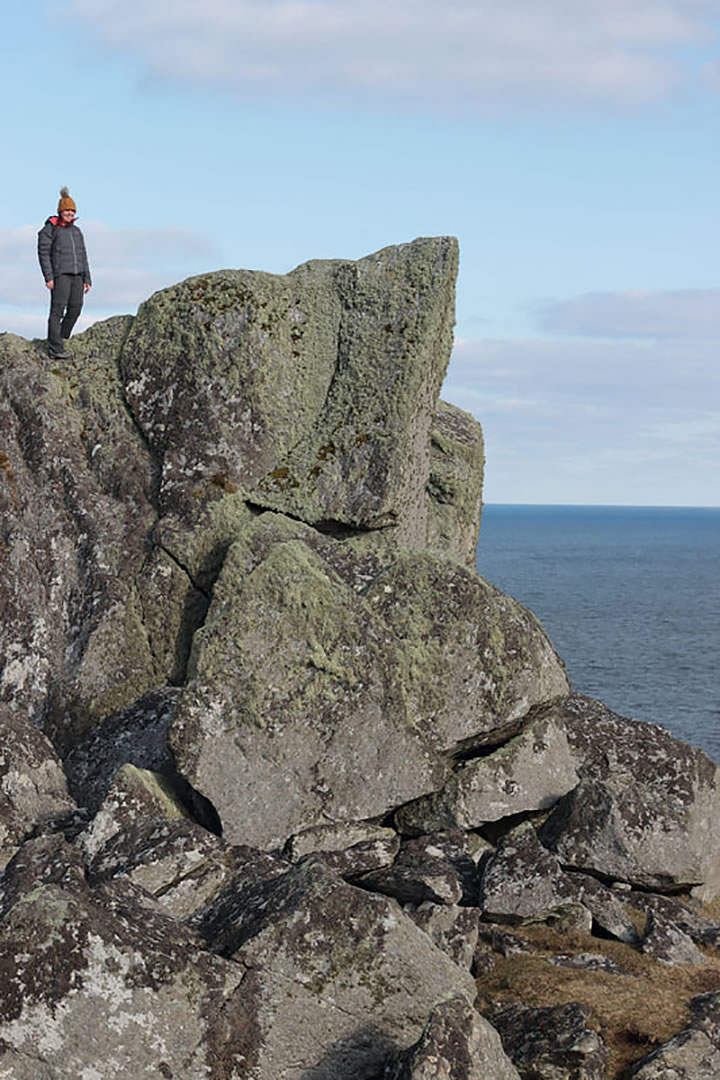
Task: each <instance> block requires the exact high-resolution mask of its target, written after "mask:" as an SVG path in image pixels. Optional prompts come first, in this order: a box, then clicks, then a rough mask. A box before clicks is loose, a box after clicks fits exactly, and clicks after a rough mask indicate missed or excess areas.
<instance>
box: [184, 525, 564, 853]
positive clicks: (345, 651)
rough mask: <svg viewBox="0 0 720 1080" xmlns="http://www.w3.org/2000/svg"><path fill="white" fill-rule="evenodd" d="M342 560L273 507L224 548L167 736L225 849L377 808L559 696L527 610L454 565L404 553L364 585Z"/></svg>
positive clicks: (440, 778)
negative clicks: (208, 806) (212, 813)
mask: <svg viewBox="0 0 720 1080" xmlns="http://www.w3.org/2000/svg"><path fill="white" fill-rule="evenodd" d="M354 563H355V564H356V560H355V559H354V557H353V549H352V547H350V548H346V549H344V550H343V545H342V544H339V543H338V541H337V540H336V539H334V538H331V537H324V536H322V535H320V534H318V533H317V531H316V530H314V529H311V528H310V527H309V526H306V525H302V524H301V523H299V522H295V521H290V520H288V519H287V518H285V517H282V516H279V515H275V514H266V515H262V516H261V517H260V518H259V519H258V520H257V521H256V523H255V524H254V525H253V526H252V527H251V528H249V529H247V530H246V531H245V532H244V533H243V534H242V536H241V538H240V539H239V540H238V541H237V542H236V543H235V544H234V545H233V546H232V547H231V548H230V550H229V552H228V554H227V557H226V560H225V563H224V566H223V570H222V572H221V574H220V577H219V578H218V581H217V582H216V584H215V588H214V591H213V601H212V604H211V606H210V610H209V612H208V617H207V620H206V622H205V625H204V626H203V628H202V630H200V631H199V632H198V633H197V634H196V635H195V641H194V645H193V652H192V655H191V661H190V676H191V677H190V681H189V682H188V685H187V687H186V689H185V691H184V692H183V694H182V697H181V699H180V703H179V706H178V709H177V712H176V714H175V716H174V718H173V720H172V721H171V727H170V738H171V744H172V748H173V752H174V755H175V759H176V761H177V764H178V767H179V769H180V770H181V772H182V773H183V775H184V776H185V777H186V778H187V779H188V781H189V782H190V784H191V785H192V786H193V787H194V788H196V789H197V790H198V791H200V792H201V793H202V794H203V795H205V796H206V797H207V798H209V799H211V800H212V802H213V805H214V806H215V808H216V810H217V812H218V814H219V815H220V819H221V821H222V825H223V829H224V835H225V836H226V837H227V838H228V839H229V840H230V841H231V842H233V843H249V844H254V845H256V846H260V847H266V848H272V847H279V846H282V844H283V843H284V842H285V841H286V840H287V839H288V838H289V837H290V836H291V835H293V834H294V833H296V832H299V831H302V830H305V829H308V828H311V827H313V826H316V825H320V824H323V823H330V822H336V823H342V822H348V821H352V820H362V819H369V818H380V817H383V816H384V815H386V814H387V813H389V812H390V811H391V810H393V809H394V808H395V807H397V806H398V805H400V804H402V803H405V802H408V801H410V800H412V799H414V798H417V797H418V796H420V795H422V794H424V793H426V792H432V791H433V790H437V789H439V788H441V787H442V786H443V783H444V781H445V779H446V778H447V777H448V776H449V774H450V769H451V764H452V762H451V759H450V758H449V756H448V754H449V752H451V751H453V750H457V749H458V748H459V747H464V746H466V745H467V744H468V743H473V742H475V741H476V740H481V741H482V740H485V739H488V738H492V737H493V736H494V737H495V738H496V739H497V738H500V733H501V732H503V731H505V730H508V729H510V730H512V729H514V728H515V727H517V725H519V724H520V723H521V720H522V718H523V717H524V715H525V713H526V712H527V711H528V710H529V709H530V708H531V707H532V706H533V705H535V704H537V703H538V702H539V701H540V702H542V701H547V700H552V699H553V698H554V697H557V696H559V695H561V694H563V693H564V692H565V690H566V687H567V681H566V676H565V672H564V669H563V667H562V664H561V662H560V661H559V660H558V658H557V656H556V654H555V652H554V651H553V649H552V646H551V645H550V643H549V642H548V640H547V638H546V636H545V634H544V633H543V631H542V628H541V627H540V625H539V623H538V622H537V621H536V620H535V618H534V617H533V616H532V615H531V614H530V613H529V612H527V611H526V610H525V609H524V608H522V607H521V606H520V605H519V604H518V603H517V602H516V601H514V600H511V599H510V598H508V597H505V596H503V595H502V594H501V593H499V592H498V590H497V589H494V588H493V587H492V586H490V585H488V584H487V583H486V582H484V581H483V580H482V579H481V578H478V577H477V576H476V575H474V574H471V573H470V572H469V571H467V570H464V569H463V568H462V567H460V566H459V565H458V564H456V563H452V562H445V561H442V560H439V559H437V558H435V557H433V556H430V555H427V554H417V555H413V554H402V553H401V554H399V555H397V556H396V558H395V561H394V562H392V564H391V565H390V566H389V567H387V568H386V569H382V568H381V569H380V571H379V572H378V573H377V574H376V576H375V577H374V578H373V579H372V580H371V582H370V584H369V585H366V586H365V587H364V589H362V591H360V592H359V591H358V589H357V588H356V584H357V582H356V575H357V570H356V569H355V570H353V564H354ZM362 565H366V564H364V563H363V564H362ZM367 566H368V568H371V564H370V563H368V564H367ZM381 567H382V564H381ZM240 778H241V780H240ZM574 779H575V776H574V774H573V782H574ZM567 786H568V785H566V786H565V788H564V790H567ZM269 792H272V797H270V798H269V797H268V793H269Z"/></svg>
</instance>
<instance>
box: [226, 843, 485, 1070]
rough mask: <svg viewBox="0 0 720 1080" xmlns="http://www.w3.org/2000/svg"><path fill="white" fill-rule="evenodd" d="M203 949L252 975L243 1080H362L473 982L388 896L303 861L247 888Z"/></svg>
mask: <svg viewBox="0 0 720 1080" xmlns="http://www.w3.org/2000/svg"><path fill="white" fill-rule="evenodd" d="M213 947H214V948H215V949H216V950H217V951H219V952H221V953H222V954H223V955H225V956H232V957H233V958H234V959H235V960H236V961H239V962H241V963H242V964H243V965H245V966H247V967H249V968H251V969H252V970H253V973H254V978H255V986H256V996H255V1009H254V1011H253V1013H252V1026H253V1029H254V1030H255V1031H256V1032H257V1044H256V1045H257V1046H258V1055H259V1058H258V1065H257V1067H256V1071H255V1072H253V1073H252V1074H251V1075H252V1077H253V1080H276V1078H277V1077H281V1076H282V1077H287V1078H288V1080H290V1078H292V1080H300V1078H301V1077H303V1076H310V1075H311V1076H313V1077H314V1078H315V1077H316V1078H317V1080H337V1077H340V1076H342V1077H343V1080H361V1078H367V1077H370V1076H373V1075H375V1074H376V1073H377V1072H378V1071H380V1070H381V1069H382V1067H383V1065H384V1063H385V1061H386V1060H387V1058H388V1056H389V1054H390V1052H391V1051H392V1050H393V1049H397V1048H398V1047H406V1046H409V1045H410V1044H411V1043H413V1042H414V1041H415V1040H416V1039H417V1038H418V1037H419V1036H420V1034H421V1032H422V1029H423V1026H424V1024H425V1021H426V1018H427V1016H428V1014H429V1012H430V1010H431V1009H432V1008H433V1006H434V1005H435V1003H436V1002H437V1001H438V1000H439V999H441V998H443V997H445V996H447V995H449V994H451V995H462V996H463V997H464V998H465V1000H466V1001H468V1002H472V1000H473V999H474V997H475V986H474V982H473V980H472V978H471V976H470V974H469V972H467V971H462V970H461V969H460V968H459V967H458V966H457V965H456V964H454V963H453V961H452V960H451V959H450V958H449V957H447V956H445V955H444V954H443V953H442V952H441V951H440V950H439V949H437V948H436V947H435V946H434V945H433V944H432V942H431V940H430V938H429V937H428V936H427V935H426V934H424V933H423V932H422V931H421V930H419V929H418V928H417V927H416V926H415V925H414V923H413V922H412V920H411V919H409V918H408V917H407V915H405V914H404V913H403V911H402V909H401V908H400V907H399V906H398V905H397V903H396V902H395V901H394V900H390V899H388V898H387V897H384V896H379V895H377V894H375V893H368V892H366V891H365V890H363V889H356V888H354V887H353V886H351V885H347V884H345V883H344V882H342V881H340V880H339V879H338V878H336V877H335V876H334V875H332V874H331V873H329V871H328V870H327V869H326V868H325V867H324V866H323V865H322V862H321V861H320V860H319V859H315V858H314V857H309V858H308V859H307V860H305V861H304V862H303V863H301V864H300V865H297V866H294V867H293V868H292V869H291V870H289V871H288V873H286V874H284V875H283V876H281V877H278V878H277V879H275V880H274V881H271V882H269V883H267V884H266V885H264V886H259V887H258V888H257V889H256V890H249V891H246V892H245V894H244V896H243V898H242V904H239V905H238V907H237V909H236V912H235V914H234V918H233V919H226V920H225V922H224V932H223V933H222V935H221V937H220V938H219V939H218V940H216V941H215V942H214V943H213Z"/></svg>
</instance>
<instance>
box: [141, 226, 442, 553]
mask: <svg viewBox="0 0 720 1080" xmlns="http://www.w3.org/2000/svg"><path fill="white" fill-rule="evenodd" d="M457 260H458V253H457V243H456V241H454V240H452V239H450V238H439V239H427V240H425V239H421V240H416V241H414V242H413V243H412V244H401V245H398V246H396V247H391V248H385V249H384V250H383V251H379V252H377V253H375V254H374V255H370V256H368V257H367V258H365V259H361V260H359V261H358V262H344V261H340V260H338V261H334V262H328V261H315V262H310V263H306V264H304V265H303V266H300V267H298V268H297V269H296V270H294V271H292V273H290V274H288V275H286V276H284V277H275V276H273V275H270V274H262V273H255V272H251V271H244V270H236V271H230V270H225V271H220V272H218V273H215V274H208V275H205V276H203V277H196V278H191V279H190V280H188V281H186V282H183V283H181V284H180V285H176V286H174V287H173V288H171V289H166V290H164V291H163V292H160V293H156V294H155V296H153V297H152V298H151V299H150V300H148V301H146V303H144V304H143V305H141V307H140V309H139V311H138V315H137V317H136V319H135V322H134V324H133V326H132V330H131V332H130V335H129V338H128V341H127V343H126V346H125V349H124V352H123V362H124V369H125V379H126V392H127V396H128V400H129V402H130V405H131V408H132V409H133V413H134V415H135V417H136V419H137V422H138V424H139V425H140V427H141V429H142V431H143V433H144V434H145V437H146V438H147V440H148V442H149V444H150V445H151V447H152V448H153V449H154V451H155V452H156V453H157V454H158V456H161V457H162V462H163V468H162V478H161V486H160V501H161V507H163V508H164V507H170V506H172V507H173V508H174V510H176V511H177V509H178V508H179V507H182V508H183V510H184V512H185V514H186V515H190V516H191V515H192V507H193V503H195V504H196V503H197V500H198V498H202V489H203V487H204V486H207V485H208V484H211V483H213V482H215V483H223V484H224V485H225V486H226V487H227V486H233V487H237V486H240V487H242V488H243V489H244V490H245V491H247V492H249V494H250V495H251V498H252V501H253V502H255V503H256V504H257V505H261V506H266V507H271V508H273V509H276V510H281V511H282V512H284V513H288V514H290V515H291V516H293V517H297V518H300V519H301V520H304V521H308V522H311V523H316V522H321V521H328V520H332V521H336V522H340V523H345V524H347V525H351V526H355V527H362V528H378V527H383V526H394V527H396V528H397V530H398V537H399V539H400V542H401V543H405V544H413V543H414V544H416V545H418V544H419V545H420V546H422V545H423V544H424V542H425V532H426V504H425V485H426V483H427V480H428V476H429V471H430V455H429V435H430V427H431V423H432V418H433V413H434V409H435V402H436V399H437V395H438V393H439V390H440V386H441V383H442V379H443V375H444V373H445V368H446V366H447V362H448V359H449V356H450V348H451V345H452V326H453V321H454V288H455V276H456V272H457ZM197 491H199V492H200V494H199V495H198V494H197V493H196V492H197Z"/></svg>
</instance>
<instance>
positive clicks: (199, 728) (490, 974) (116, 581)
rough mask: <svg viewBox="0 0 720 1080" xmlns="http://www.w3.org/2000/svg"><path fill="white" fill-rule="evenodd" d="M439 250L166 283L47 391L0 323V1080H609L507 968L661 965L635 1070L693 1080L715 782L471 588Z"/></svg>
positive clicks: (706, 1059) (717, 933) (704, 1046)
mask: <svg viewBox="0 0 720 1080" xmlns="http://www.w3.org/2000/svg"><path fill="white" fill-rule="evenodd" d="M457 262H458V253H457V245H456V243H455V241H454V240H453V239H451V238H439V239H421V240H416V241H414V242H413V243H411V244H404V245H399V246H396V247H391V248H386V249H384V250H383V251H380V252H377V253H376V254H374V255H371V256H368V257H367V258H365V259H361V260H359V261H356V262H350V261H316V262H310V263H307V264H305V265H303V266H300V267H298V268H297V269H296V270H294V271H292V272H291V273H290V274H287V275H285V276H282V277H280V276H272V275H269V274H262V273H257V272H250V271H228V270H226V271H220V272H217V273H213V274H208V275H206V276H204V277H198V278H192V279H190V280H188V281H185V282H183V283H181V284H179V285H176V286H174V287H172V288H170V289H166V290H164V291H162V292H160V293H157V294H155V295H154V296H153V297H151V298H150V299H149V300H148V301H146V303H144V304H143V305H142V306H141V307H140V309H139V311H138V314H137V315H136V316H134V317H132V316H126V317H120V318H114V319H110V320H108V321H107V322H105V323H101V324H96V325H95V326H93V327H92V328H91V329H90V330H88V331H86V332H85V333H83V334H81V335H79V336H78V337H77V338H76V339H74V340H73V342H72V354H73V359H72V362H70V363H67V364H66V365H65V366H63V367H57V366H53V364H57V361H50V360H48V358H47V356H46V355H45V354H44V352H43V351H42V348H41V347H40V343H37V342H36V343H31V342H28V341H25V340H24V339H21V338H18V337H15V336H14V335H11V334H3V335H0V382H1V393H0V432H1V435H0V507H1V510H2V530H1V532H0V612H2V624H1V625H0V634H1V635H2V642H1V649H0V734H1V736H2V738H1V739H0V1078H2V1080H61V1078H66V1077H67V1078H73V1080H75V1078H78V1077H79V1078H83V1080H117V1078H126V1077H127V1078H128V1080H129V1078H133V1080H136V1078H140V1077H148V1078H165V1080H430V1078H436V1077H437V1078H443V1077H446V1078H451V1080H480V1078H482V1080H517V1078H518V1077H522V1078H527V1080H556V1078H560V1077H568V1078H573V1080H595V1078H601V1077H606V1076H616V1075H617V1076H619V1075H620V1069H621V1068H626V1067H628V1065H627V1062H628V1061H629V1060H631V1059H630V1058H627V1057H626V1058H625V1059H622V1060H621V1058H620V1057H618V1051H617V1047H616V1046H615V1045H614V1044H613V1042H612V1039H611V1038H609V1036H608V1031H607V1030H606V1029H605V1028H604V1027H603V1023H602V1022H601V1020H599V1019H598V1010H597V1008H594V1007H593V1005H592V1003H590V1004H588V1003H586V1002H584V1001H582V1000H575V999H574V998H573V997H572V993H570V995H569V996H568V994H567V993H564V990H563V993H561V994H560V995H559V996H557V997H556V998H555V999H553V1001H552V1002H551V1003H545V1004H539V1003H538V1002H539V998H537V999H536V996H535V995H534V992H533V994H529V993H528V992H527V990H526V989H523V990H522V991H520V990H518V988H517V985H516V984H515V983H514V982H513V979H512V978H511V977H510V975H509V972H510V971H511V969H513V964H514V965H515V969H517V968H518V965H520V966H521V967H523V970H524V971H527V970H528V968H529V969H532V970H533V971H536V972H537V983H538V984H540V983H543V980H545V981H547V979H548V978H549V976H548V974H547V973H548V972H552V973H553V978H556V979H558V980H561V982H560V983H559V984H558V985H560V986H562V987H564V988H567V989H568V990H570V991H571V990H572V986H573V985H574V983H573V979H577V978H578V977H579V976H580V975H582V978H583V979H585V980H588V979H590V980H592V979H595V980H596V982H597V984H598V985H603V986H618V987H620V986H621V984H622V983H623V981H624V980H625V981H627V980H628V979H631V978H632V977H633V975H632V971H633V970H634V969H633V968H632V965H633V964H635V965H645V966H644V967H643V969H642V970H643V971H644V972H646V971H650V970H653V969H655V970H660V971H667V972H670V971H674V970H676V969H677V970H678V971H682V972H683V973H685V975H686V976H687V985H688V986H689V987H694V988H695V989H696V990H698V993H696V994H695V995H694V996H693V994H692V993H688V997H687V1009H686V1011H685V1012H684V1013H682V1014H681V1015H682V1017H683V1018H684V1019H683V1020H682V1022H681V1021H678V1022H677V1024H676V1025H675V1027H674V1028H671V1029H670V1030H667V1031H666V1038H665V1039H664V1040H663V1038H662V1037H661V1036H659V1035H658V1036H656V1037H655V1038H654V1041H653V1040H650V1041H648V1042H646V1044H643V1043H642V1040H641V1039H640V1040H639V1041H638V1042H637V1045H636V1050H635V1054H634V1058H632V1061H633V1068H634V1069H635V1070H636V1075H637V1076H639V1077H642V1078H643V1080H652V1078H655V1077H658V1078H660V1077H664V1076H670V1075H671V1074H672V1076H673V1077H686V1076H687V1077H688V1078H690V1077H692V1078H693V1080H704V1078H705V1077H712V1076H717V1075H718V1069H719V1068H720V1065H719V1064H718V1063H719V1062H720V993H718V991H720V964H717V963H716V961H715V954H716V951H717V947H718V944H719V943H720V923H718V922H716V921H714V919H713V918H712V917H710V916H709V915H708V914H707V910H705V911H704V910H703V908H702V905H703V904H706V905H707V904H709V903H711V902H712V901H713V900H715V898H716V897H718V895H719V894H720V829H718V828H717V827H716V826H715V823H716V822H717V820H718V809H719V799H720V795H719V794H718V776H717V768H716V766H715V765H714V764H713V763H712V762H711V761H710V760H709V759H708V758H707V756H706V755H705V754H704V753H703V752H701V751H700V750H696V749H694V748H692V747H690V746H688V745H686V744H684V743H681V742H679V741H678V740H676V739H674V738H672V737H671V736H670V735H669V734H668V733H667V732H665V731H663V730H662V729H661V728H658V727H655V726H653V725H649V724H640V723H635V722H633V721H630V720H626V719H623V718H622V717H620V716H617V715H615V714H614V713H612V712H610V710H608V709H607V708H605V706H603V705H602V704H601V703H600V702H597V701H593V700H590V699H588V698H586V697H583V696H581V695H578V694H575V693H573V692H572V689H571V687H570V685H569V683H568V680H567V677H566V673H565V669H564V666H563V663H562V661H561V660H560V658H559V657H558V656H557V654H556V653H555V650H554V649H553V647H552V644H551V643H550V641H549V640H548V638H547V636H546V634H545V632H544V630H543V628H542V626H541V625H540V623H539V622H538V620H537V619H536V618H535V617H534V616H533V614H532V613H531V612H529V611H528V610H526V609H525V608H523V607H522V606H521V605H520V604H519V603H518V602H517V601H515V600H513V599H512V598H511V597H508V596H505V595H503V594H502V593H501V592H500V591H499V590H498V589H496V588H495V587H494V586H493V585H492V584H490V583H488V582H487V581H485V580H484V579H483V578H481V577H480V576H478V574H477V572H476V569H475V548H476V543H477V533H478V529H479V524H480V515H481V507H482V475H483V461H484V458H483V442H482V435H481V431H480V427H479V425H478V423H477V422H476V421H475V420H474V419H473V418H472V417H471V416H469V415H467V414H466V413H464V412H462V411H461V410H459V409H457V408H455V407H454V406H451V405H448V404H445V403H443V402H441V401H439V393H440V388H441V384H442V381H443V376H444V373H445V368H446V365H447V362H448V359H449V355H450V349H451V345H452V329H453V323H454V288H455V278H456V273H457ZM549 941H552V942H553V943H554V945H557V946H558V947H557V948H555V949H554V951H553V949H551V948H550V949H549V947H548V942H549ZM560 945H565V946H566V948H561V947H560ZM523 965H524V966H523ZM533 965H535V967H534V968H533ZM515 969H513V970H515ZM697 973H702V978H700V976H698V974H697ZM562 980H564V981H562ZM608 980H609V982H608ZM518 985H519V984H518ZM553 985H555V983H553ZM523 986H526V983H524V984H523ZM701 990H702V993H700V991H701ZM691 999H692V1000H691ZM681 1008H685V1004H684V1003H681ZM663 1030H665V1029H663ZM663 1070H665V1071H663ZM668 1070H674V1071H672V1073H671V1072H669V1071H668ZM683 1070H684V1071H683Z"/></svg>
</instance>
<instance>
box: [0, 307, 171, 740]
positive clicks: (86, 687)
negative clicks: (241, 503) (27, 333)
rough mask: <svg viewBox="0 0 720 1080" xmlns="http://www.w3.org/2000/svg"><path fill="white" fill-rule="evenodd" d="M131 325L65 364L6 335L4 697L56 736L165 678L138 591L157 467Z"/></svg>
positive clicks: (93, 334)
mask: <svg viewBox="0 0 720 1080" xmlns="http://www.w3.org/2000/svg"><path fill="white" fill-rule="evenodd" d="M131 321H132V320H128V319H127V318H121V319H115V320H110V321H109V322H108V323H105V324H102V325H101V326H98V327H97V328H95V327H94V328H92V329H91V330H89V331H87V332H86V333H85V334H83V335H82V337H81V338H79V339H78V343H77V345H75V346H74V349H73V352H74V357H75V358H74V360H73V361H72V362H71V363H65V364H63V366H62V367H59V366H58V365H57V363H56V362H53V361H51V360H49V359H48V357H47V355H46V354H44V353H43V352H42V351H40V350H39V349H37V348H36V347H34V346H33V345H31V344H30V343H29V342H26V341H23V340H22V339H21V338H17V337H14V336H13V335H12V334H3V335H2V336H0V431H1V432H2V445H1V446H0V512H1V513H2V519H3V525H4V528H3V541H2V548H1V550H0V556H1V557H2V563H3V573H2V578H1V579H0V607H2V609H3V612H4V617H3V620H2V625H0V701H4V702H7V703H12V705H13V707H14V708H18V709H22V710H23V713H24V714H25V715H27V716H28V717H29V718H31V719H32V720H33V721H38V722H39V721H40V719H41V718H42V719H44V720H45V722H46V724H47V727H48V729H49V730H50V731H51V732H52V733H53V734H54V736H55V737H56V738H57V739H58V741H62V739H63V737H64V736H65V735H66V734H67V733H68V731H74V732H75V733H77V732H78V731H82V730H83V729H84V728H86V727H88V726H89V725H90V724H91V723H93V722H94V721H95V720H96V719H98V718H99V717H101V716H103V715H105V714H106V713H107V712H109V711H111V710H112V709H113V707H119V706H120V705H122V704H126V703H127V702H128V701H131V700H133V699H134V698H135V697H137V696H138V695H139V694H140V693H141V692H142V690H143V689H145V688H147V686H148V685H152V683H153V682H154V680H155V677H156V675H155V669H154V661H153V658H152V655H151V653H150V650H149V648H148V646H147V642H146V639H145V635H144V634H143V632H142V628H141V624H140V620H139V617H138V610H137V602H136V595H135V592H134V586H133V575H134V573H135V572H136V571H137V570H138V569H139V567H140V565H141V564H142V561H143V558H144V555H145V538H146V536H147V532H148V530H149V528H150V527H151V525H152V521H153V519H154V511H153V506H152V477H151V462H150V458H149V455H148V453H147V450H146V448H145V446H144V444H143V442H142V439H141V438H140V436H139V434H138V432H137V430H136V429H135V427H134V425H133V424H132V421H131V419H130V417H129V416H128V414H127V410H126V408H125V405H124V401H123V398H122V388H121V385H120V380H119V377H118V368H117V364H118V357H119V353H120V351H121V348H122V344H123V341H124V339H125V336H126V335H127V331H128V327H129V323H130V322H131Z"/></svg>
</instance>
